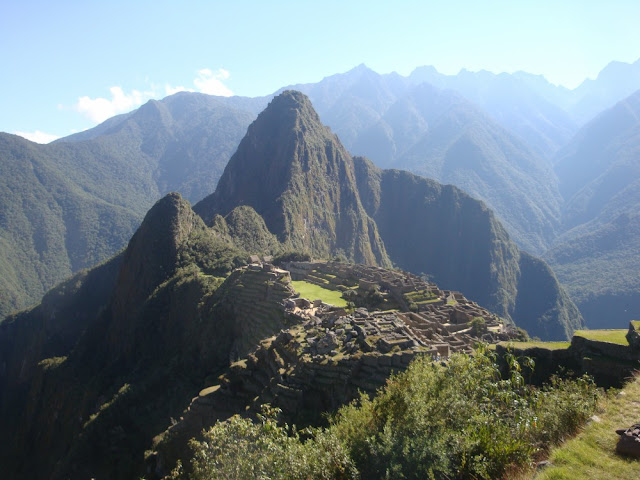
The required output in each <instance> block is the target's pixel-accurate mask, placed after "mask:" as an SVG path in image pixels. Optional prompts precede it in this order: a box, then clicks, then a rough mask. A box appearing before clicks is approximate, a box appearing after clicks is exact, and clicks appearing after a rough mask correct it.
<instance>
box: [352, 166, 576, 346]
mask: <svg viewBox="0 0 640 480" xmlns="http://www.w3.org/2000/svg"><path fill="white" fill-rule="evenodd" d="M355 165H356V172H357V173H356V176H357V179H358V187H359V192H360V195H361V198H362V199H363V204H364V205H365V208H366V209H367V212H368V213H369V215H370V216H371V217H372V218H373V219H374V220H375V222H376V224H377V225H378V228H379V231H380V235H381V237H382V239H383V240H384V244H385V247H386V248H387V251H388V252H389V256H390V257H391V259H392V260H393V262H394V263H396V264H397V265H398V266H399V267H400V268H403V269H406V270H410V271H413V272H416V273H426V274H428V275H431V276H432V277H433V279H434V280H435V281H436V282H437V283H438V284H439V285H442V286H443V287H444V288H456V289H459V290H460V291H462V292H463V293H464V294H465V295H467V296H468V297H469V298H471V299H473V300H474V301H477V302H478V303H480V304H482V305H486V306H487V307H488V308H490V309H491V310H493V311H494V312H496V313H497V314H498V315H501V316H502V317H504V318H508V319H512V320H513V321H514V322H515V323H516V324H517V325H518V326H520V327H522V328H524V329H525V330H527V331H528V332H529V333H530V334H531V335H534V336H539V337H541V338H558V339H559V338H568V337H570V336H571V334H572V332H573V331H574V330H575V329H576V328H579V327H580V326H581V325H582V317H581V316H580V312H579V311H578V309H577V308H576V306H575V305H574V304H573V302H572V301H571V300H570V299H569V297H568V296H567V294H566V293H565V292H564V289H563V288H562V286H561V285H560V284H559V283H558V281H557V279H556V277H555V275H554V274H553V272H552V271H551V269H550V268H549V267H548V266H547V265H546V264H545V263H544V262H543V261H542V260H539V259H537V258H535V257H532V256H530V255H528V254H526V253H524V252H521V251H520V250H519V249H518V247H517V246H516V245H515V244H514V243H513V241H511V239H510V238H509V235H508V234H507V232H506V231H505V229H504V228H503V227H502V225H501V224H500V222H499V221H498V220H497V219H496V218H495V216H494V214H493V212H492V211H491V210H489V209H488V208H487V207H486V205H485V204H484V203H482V202H479V201H478V200H475V199H474V198H472V197H470V196H469V195H467V194H466V193H464V192H463V191H462V190H460V189H458V188H456V187H454V186H452V185H441V184H439V183H437V182H435V181H433V180H429V179H426V178H422V177H419V176H417V175H413V174H411V173H408V172H404V171H400V170H380V169H378V168H377V167H375V166H374V165H373V164H372V163H371V162H369V161H368V160H367V159H364V158H356V159H355ZM551 319H553V320H551Z"/></svg>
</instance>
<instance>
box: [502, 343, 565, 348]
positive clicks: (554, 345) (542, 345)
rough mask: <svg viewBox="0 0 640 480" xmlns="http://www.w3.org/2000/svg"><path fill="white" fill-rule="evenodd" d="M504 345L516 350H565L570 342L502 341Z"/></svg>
mask: <svg viewBox="0 0 640 480" xmlns="http://www.w3.org/2000/svg"><path fill="white" fill-rule="evenodd" d="M500 344H501V345H502V346H504V347H507V348H512V349H514V350H527V349H529V348H544V349H546V350H564V349H566V348H569V346H570V345H571V343H569V342H501V343H500Z"/></svg>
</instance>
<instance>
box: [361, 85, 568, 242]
mask: <svg viewBox="0 0 640 480" xmlns="http://www.w3.org/2000/svg"><path fill="white" fill-rule="evenodd" d="M356 151H357V152H359V153H360V152H362V153H364V154H365V155H366V156H368V157H370V158H371V159H372V160H373V161H374V162H375V163H376V164H377V165H380V166H393V167H395V168H401V169H404V170H409V171H412V172H414V173H417V174H420V175H424V176H427V177H430V178H434V179H435V180H438V181H439V182H442V183H451V184H453V185H456V186H457V187H460V188H462V189H463V190H464V191H466V192H467V193H469V194H471V195H473V196H474V197H476V198H479V199H481V200H484V201H485V202H486V203H487V205H489V207H491V208H492V209H493V210H494V211H495V213H496V214H497V215H498V217H499V218H500V219H501V221H502V222H503V223H504V225H505V226H506V227H507V229H508V231H509V232H510V234H511V235H512V237H513V238H514V239H515V240H516V242H517V243H518V244H519V245H520V246H522V247H523V248H525V249H526V250H528V251H531V252H534V253H540V252H543V251H544V250H546V248H547V246H548V245H549V244H550V242H551V240H552V239H553V238H554V237H555V236H556V234H557V228H558V225H559V217H560V200H561V198H560V195H559V194H558V191H557V188H556V178H555V175H554V173H553V171H552V170H551V167H550V165H549V164H548V163H547V162H546V161H544V160H542V159H541V158H540V157H538V156H537V155H536V154H535V153H533V151H532V150H531V149H530V148H529V147H528V146H527V145H526V144H525V143H524V142H522V141H521V140H520V139H519V138H517V137H515V136H514V135H512V134H511V133H509V132H508V131H506V130H504V129H503V128H501V127H500V126H499V125H498V124H496V123H495V122H494V121H493V120H492V119H491V118H489V117H488V116H487V115H485V114H484V113H482V112H481V111H480V110H479V109H478V108H476V107H475V106H474V105H472V104H471V103H469V102H468V101H467V100H465V99H464V98H463V97H461V96H459V95H457V94H455V93H453V92H451V91H443V90H438V89H436V88H434V87H431V86H430V85H427V84H422V85H419V86H417V87H414V88H413V89H411V90H410V91H409V92H408V93H407V94H406V95H405V96H403V97H401V98H400V99H399V100H398V101H397V102H396V103H394V104H393V105H392V106H391V107H390V108H389V109H388V110H387V112H386V113H385V114H384V116H383V117H382V119H381V121H380V122H379V123H377V124H376V125H374V126H372V127H371V128H370V129H369V130H368V131H365V132H363V134H362V135H361V137H360V139H359V143H358V148H356Z"/></svg>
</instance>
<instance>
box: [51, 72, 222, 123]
mask: <svg viewBox="0 0 640 480" xmlns="http://www.w3.org/2000/svg"><path fill="white" fill-rule="evenodd" d="M230 76H231V74H230V73H229V72H228V71H227V70H225V69H224V68H220V69H218V70H215V71H213V70H210V69H208V68H203V69H201V70H198V72H197V77H196V78H195V79H194V80H193V84H194V85H195V87H196V88H195V89H193V88H186V87H183V86H176V87H174V86H172V85H170V84H168V83H167V84H165V85H164V86H159V85H156V84H151V86H150V87H149V88H150V90H148V91H144V92H142V91H139V90H131V91H130V92H129V93H125V92H124V90H122V87H117V86H116V87H111V88H110V89H109V91H110V93H111V98H104V97H97V98H90V97H88V96H84V97H80V98H78V101H77V102H76V104H75V105H74V106H73V109H74V110H75V111H77V112H79V113H81V114H82V115H84V116H85V117H87V118H89V119H90V120H92V121H93V122H95V123H100V122H104V121H105V120H106V119H108V118H111V117H113V116H114V115H117V114H119V113H125V112H128V111H131V110H133V109H134V108H137V107H139V106H140V105H142V104H143V103H145V102H146V101H148V100H150V99H152V98H161V97H163V96H167V95H173V94H174V93H178V92H194V91H198V92H202V93H207V94H209V95H220V96H223V97H230V96H231V95H233V92H232V91H231V90H230V89H229V88H227V86H226V85H224V84H223V83H222V81H223V80H226V79H228V78H229V77H230ZM58 108H64V107H62V106H60V105H59V106H58Z"/></svg>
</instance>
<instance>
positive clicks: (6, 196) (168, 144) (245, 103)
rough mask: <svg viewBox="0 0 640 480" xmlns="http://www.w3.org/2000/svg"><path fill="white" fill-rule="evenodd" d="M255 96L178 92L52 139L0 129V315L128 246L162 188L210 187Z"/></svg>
mask: <svg viewBox="0 0 640 480" xmlns="http://www.w3.org/2000/svg"><path fill="white" fill-rule="evenodd" d="M253 103H254V102H253V101H251V100H250V99H247V100H243V99H235V100H227V99H218V98H215V97H211V96H208V95H198V94H185V95H181V94H177V95H175V96H172V97H168V98H167V99H165V100H163V101H161V102H157V101H150V102H149V103H147V104H146V105H144V106H143V107H141V108H139V109H138V110H136V111H135V112H132V113H130V114H127V115H121V116H118V117H114V118H112V119H110V120H108V121H106V122H105V123H104V124H102V125H100V126H98V127H96V128H95V129H92V130H89V131H87V132H83V133H80V134H76V135H73V136H71V137H67V138H65V139H63V141H58V142H55V143H53V144H49V145H39V144H35V143H32V142H29V141H27V140H24V139H23V138H21V137H17V136H15V135H8V134H0V160H1V161H0V169H1V173H2V175H1V178H0V252H1V258H2V260H1V261H0V318H3V317H4V316H5V315H7V314H8V313H10V312H11V311H13V310H17V309H21V308H24V307H25V306H27V305H30V304H35V303H37V302H38V301H39V300H40V298H41V297H42V295H43V293H44V292H46V291H47V290H48V289H49V288H51V287H52V286H54V285H55V284H56V283H58V282H60V281H62V280H63V279H65V278H67V277H68V276H69V275H71V274H72V273H74V272H76V271H78V270H80V269H83V268H88V267H91V266H93V265H95V264H96V263H98V262H101V261H104V260H105V259H107V258H109V257H110V256H112V255H113V254H114V253H116V252H117V251H119V250H120V249H122V248H123V247H124V246H125V245H126V242H127V240H128V239H129V238H130V237H131V235H132V233H133V232H134V231H135V229H136V227H137V226H138V225H139V223H140V221H141V220H142V217H143V215H144V213H145V212H146V210H147V209H148V208H149V207H150V206H151V205H152V204H153V203H154V202H155V201H156V200H157V199H158V198H159V197H160V196H161V195H164V194H165V193H167V192H169V191H176V190H177V191H180V192H182V193H183V195H185V197H186V198H188V199H190V200H192V201H197V200H199V199H201V198H203V197H204V196H205V195H207V194H209V193H211V191H213V189H214V188H215V185H216V183H217V181H218V178H219V176H220V174H221V173H222V170H223V169H224V166H225V165H226V162H227V161H228V159H229V157H230V156H231V154H232V153H233V151H234V150H235V148H236V146H237V144H238V142H239V141H240V139H241V138H242V136H243V135H244V133H245V131H246V127H247V125H249V123H250V122H251V120H252V119H253V115H252V114H251V113H250V112H251V111H250V108H254V107H253ZM236 104H238V105H240V106H239V107H236V106H235V105H236Z"/></svg>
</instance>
